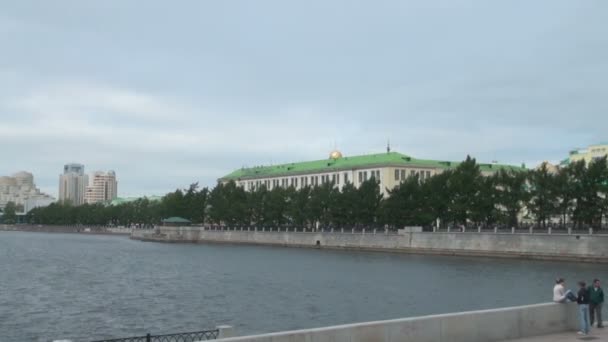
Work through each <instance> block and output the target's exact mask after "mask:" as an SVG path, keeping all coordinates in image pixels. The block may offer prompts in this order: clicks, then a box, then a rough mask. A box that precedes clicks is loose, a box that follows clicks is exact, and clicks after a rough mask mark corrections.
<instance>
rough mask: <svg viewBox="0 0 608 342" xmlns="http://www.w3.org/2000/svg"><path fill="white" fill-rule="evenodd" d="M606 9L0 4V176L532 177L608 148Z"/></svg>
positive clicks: (558, 5)
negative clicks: (463, 168)
mask: <svg viewBox="0 0 608 342" xmlns="http://www.w3.org/2000/svg"><path fill="white" fill-rule="evenodd" d="M606 13H608V1H603V0H597V1H592V0H587V1H578V0H572V1H561V0H537V1H527V0H526V1H517V0H515V1H511V0H509V1H507V0H504V1H485V0H479V1H465V0H445V1H437V0H425V1H422V0H421V1H405V0H395V1H388V0H374V1H371V0H370V1H358V0H344V1H342V0H331V1H327V0H306V1H284V0H256V1H245V0H242V1H231V0H216V1H211V0H209V1H199V0H176V1H153V0H148V1H145V2H142V1H134V0H133V1H131V0H104V1H82V0H71V1H70V0H55V1H30V0H20V1H10V0H0V175H10V174H13V173H15V172H17V171H20V170H27V171H30V172H32V173H33V174H34V177H35V181H36V183H37V185H38V186H39V187H40V188H41V190H43V191H45V192H47V193H50V194H52V195H55V196H56V195H57V191H58V177H59V174H60V173H61V172H62V169H63V165H64V164H66V163H70V162H77V163H82V164H84V165H85V171H86V172H93V171H96V170H115V171H116V173H117V177H118V181H119V185H118V191H119V195H120V196H140V195H162V194H165V193H167V192H169V191H173V190H175V189H176V188H185V187H188V185H189V184H191V183H194V182H199V184H200V185H203V186H213V185H214V184H216V181H217V179H218V178H219V177H222V176H224V175H226V174H228V173H230V172H231V171H233V170H234V169H238V168H241V167H243V166H257V165H265V164H271V163H272V164H277V163H284V162H296V161H304V160H318V159H324V158H327V157H328V155H329V152H330V151H331V150H332V149H334V148H338V149H339V150H341V151H342V153H343V154H344V155H345V156H348V155H359V154H367V153H380V152H383V151H384V150H385V149H386V144H387V141H388V140H390V144H391V147H392V150H393V151H398V152H401V153H404V154H407V155H410V156H413V157H415V158H424V159H442V160H462V159H464V158H465V157H466V156H467V155H471V156H474V157H476V158H477V159H478V160H479V161H482V162H490V161H493V160H496V161H498V162H500V163H508V164H515V165H520V164H521V163H522V162H524V163H526V165H527V166H535V165H537V164H538V163H539V162H541V161H544V160H549V161H554V162H556V161H559V160H561V159H564V158H565V157H567V154H568V151H569V150H571V149H573V148H576V147H585V146H587V145H589V144H593V143H597V142H600V141H608V101H607V100H608V85H607V84H606V83H607V82H608V20H605V19H606Z"/></svg>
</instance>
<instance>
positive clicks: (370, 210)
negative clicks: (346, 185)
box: [355, 177, 383, 226]
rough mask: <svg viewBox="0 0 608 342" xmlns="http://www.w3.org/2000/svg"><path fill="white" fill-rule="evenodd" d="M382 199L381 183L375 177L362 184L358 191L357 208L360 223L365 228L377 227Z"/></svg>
mask: <svg viewBox="0 0 608 342" xmlns="http://www.w3.org/2000/svg"><path fill="white" fill-rule="evenodd" d="M382 197H383V195H382V192H380V182H379V181H378V180H376V179H375V178H374V177H372V178H371V179H368V180H366V181H364V182H363V183H361V185H360V186H359V188H358V189H357V199H358V200H357V202H356V206H355V208H356V211H357V212H356V213H357V216H356V217H357V221H358V223H360V224H362V225H365V226H374V225H376V223H377V217H378V209H379V208H380V204H381V203H382Z"/></svg>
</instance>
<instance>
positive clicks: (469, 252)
mask: <svg viewBox="0 0 608 342" xmlns="http://www.w3.org/2000/svg"><path fill="white" fill-rule="evenodd" d="M187 229H188V230H192V228H187ZM163 230H165V229H163ZM165 231H166V230H165ZM205 232H207V233H211V235H218V236H221V237H222V238H216V239H214V238H208V237H207V238H201V237H200V235H199V234H197V235H199V236H197V237H196V238H195V237H189V236H186V235H183V234H181V233H180V235H179V236H175V237H170V236H169V235H167V234H162V233H161V234H157V233H152V232H150V231H147V232H145V231H144V232H141V231H139V232H138V231H134V232H133V234H132V235H131V237H130V238H131V239H133V240H140V241H146V242H162V243H194V244H224V245H252V246H255V245H257V246H274V247H287V248H311V249H328V250H348V251H363V252H381V253H401V254H417V255H441V256H460V257H486V258H505V259H521V260H544V261H567V262H584V263H602V264H608V256H607V255H606V254H603V253H600V254H597V255H590V254H574V253H563V252H561V253H538V252H535V251H523V250H522V251H516V252H513V251H499V250H479V249H456V248H417V247H392V248H391V247H378V246H374V245H372V244H369V245H363V244H358V245H356V246H355V245H335V244H334V245H332V244H326V243H324V244H320V245H317V244H316V243H315V242H316V241H317V240H316V239H317V237H315V235H317V236H319V235H323V234H331V235H334V236H335V235H336V234H339V233H296V232H292V233H289V232H247V233H249V234H257V235H258V236H262V237H263V236H265V235H266V236H267V237H268V236H269V235H277V234H280V235H284V234H288V235H291V236H292V237H293V236H301V235H302V234H308V237H309V238H312V241H311V242H312V243H297V242H294V241H289V242H276V241H272V240H271V239H261V240H259V239H256V240H240V239H232V238H228V239H227V236H231V235H234V234H235V233H236V234H239V233H244V232H238V231H236V232H235V231H205ZM414 234H437V235H440V234H446V233H414ZM447 234H450V233H447ZM451 234H454V233H451ZM349 235H350V234H349ZM408 235H409V237H408V236H405V237H404V238H405V239H409V240H410V242H411V240H412V237H411V235H412V234H408ZM458 235H459V236H458V238H460V239H467V238H474V237H475V235H476V234H475V233H465V234H462V233H460V234H458ZM485 235H486V236H484V238H486V239H488V238H489V239H492V234H485ZM522 235H523V234H522ZM368 236H371V237H373V236H374V235H371V234H369V235H368ZM377 236H382V234H378V235H377ZM394 236H395V237H397V236H396V235H394ZM500 236H503V237H504V236H509V234H499V235H496V238H499V237H500ZM556 236H557V235H553V236H551V237H552V238H554V237H556ZM536 237H538V236H536ZM562 237H563V238H567V237H568V236H566V235H564V236H562ZM562 237H559V238H562ZM359 238H364V235H360V236H359ZM594 238H601V239H603V240H605V241H606V242H608V237H606V236H602V237H594Z"/></svg>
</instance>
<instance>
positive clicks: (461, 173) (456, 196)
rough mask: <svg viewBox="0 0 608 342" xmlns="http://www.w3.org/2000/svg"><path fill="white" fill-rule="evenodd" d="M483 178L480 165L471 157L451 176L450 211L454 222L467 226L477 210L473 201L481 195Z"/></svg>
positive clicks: (449, 181)
mask: <svg viewBox="0 0 608 342" xmlns="http://www.w3.org/2000/svg"><path fill="white" fill-rule="evenodd" d="M481 177H482V176H481V171H480V170H479V165H477V162H476V161H475V159H474V158H471V157H470V156H467V159H466V160H465V161H463V162H462V163H460V164H459V165H458V166H457V167H456V169H455V170H454V172H453V173H452V174H451V177H450V178H449V180H448V191H449V193H450V194H451V197H450V203H449V204H448V210H449V215H450V219H451V220H452V221H453V222H455V223H461V224H464V225H465V226H466V225H467V223H468V221H469V219H470V218H471V214H472V212H473V210H474V209H475V205H474V203H473V201H472V200H473V199H474V198H475V197H476V196H478V195H479V191H480V183H481Z"/></svg>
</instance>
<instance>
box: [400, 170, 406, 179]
mask: <svg viewBox="0 0 608 342" xmlns="http://www.w3.org/2000/svg"><path fill="white" fill-rule="evenodd" d="M401 180H405V170H401Z"/></svg>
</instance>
